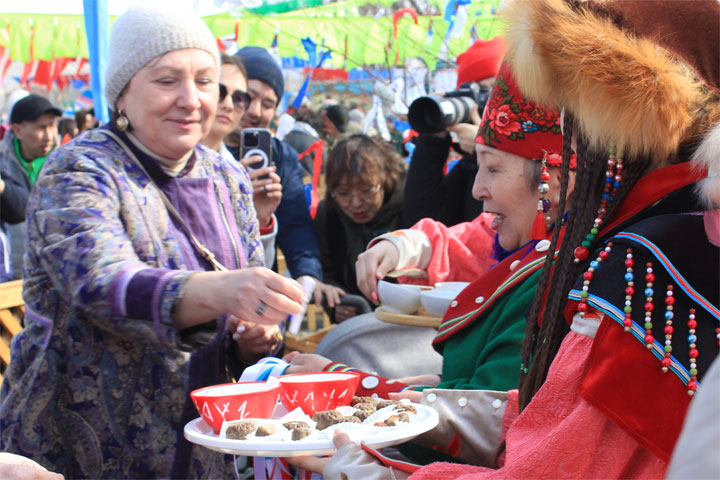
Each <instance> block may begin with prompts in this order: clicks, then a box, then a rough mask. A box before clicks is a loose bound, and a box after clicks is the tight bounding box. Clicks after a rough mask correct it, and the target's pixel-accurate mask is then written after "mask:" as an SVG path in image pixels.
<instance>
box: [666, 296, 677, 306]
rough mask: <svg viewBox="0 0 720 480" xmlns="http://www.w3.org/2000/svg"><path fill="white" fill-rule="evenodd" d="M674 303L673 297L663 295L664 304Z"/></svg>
mask: <svg viewBox="0 0 720 480" xmlns="http://www.w3.org/2000/svg"><path fill="white" fill-rule="evenodd" d="M674 303H675V297H665V305H673V304H674Z"/></svg>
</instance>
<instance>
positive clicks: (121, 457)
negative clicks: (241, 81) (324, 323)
mask: <svg viewBox="0 0 720 480" xmlns="http://www.w3.org/2000/svg"><path fill="white" fill-rule="evenodd" d="M219 68H220V65H219V56H218V51H217V47H216V42H215V39H214V38H213V36H212V34H211V33H210V31H209V30H208V28H207V27H206V26H205V24H204V23H203V22H202V20H200V19H199V18H198V17H196V16H194V15H191V14H189V13H185V12H183V11H181V10H178V9H173V10H163V9H159V8H157V7H148V6H136V7H133V8H131V9H129V10H128V11H127V12H126V13H125V14H124V15H123V16H121V17H120V18H119V19H118V20H117V21H116V23H115V24H114V26H113V32H112V36H111V41H110V57H109V60H108V71H107V85H106V87H107V88H106V95H107V99H108V103H109V105H110V106H111V108H112V110H113V111H114V114H113V121H112V122H111V123H110V124H108V125H105V126H103V127H101V128H99V129H96V130H93V131H90V132H87V133H85V134H84V135H83V136H81V137H80V138H78V139H76V140H75V141H74V142H73V143H72V144H70V145H68V146H65V147H63V148H60V149H58V150H57V151H56V152H55V153H54V154H53V156H52V157H51V158H50V159H48V161H47V163H46V165H45V168H44V169H43V172H42V174H41V175H40V178H39V179H38V182H37V184H36V187H35V190H34V192H33V194H32V197H31V200H30V203H29V206H28V248H27V253H26V257H25V268H24V281H25V282H24V289H23V298H24V299H25V305H26V306H25V308H26V315H25V329H24V330H23V331H22V332H20V333H19V334H18V335H17V336H16V338H15V339H14V340H13V344H12V361H11V363H10V366H9V368H8V371H7V372H6V375H5V381H4V383H3V385H2V392H1V394H0V395H1V405H2V406H1V407H0V432H1V433H0V449H2V450H5V451H10V452H13V453H17V454H21V455H24V456H27V457H29V458H32V459H33V460H35V461H37V462H38V463H40V464H41V465H43V466H45V467H46V468H48V469H50V470H52V471H56V472H61V473H63V474H65V475H66V476H70V477H87V478H100V477H109V478H140V477H143V478H167V477H204V478H209V477H214V478H222V477H224V478H230V477H231V476H234V472H233V470H234V466H233V462H232V458H231V457H225V456H223V455H221V454H218V453H216V452H212V451H210V450H208V449H205V448H202V447H193V446H192V445H191V444H190V443H188V442H187V441H185V440H184V439H183V433H182V431H183V426H184V425H185V423H186V422H187V421H189V420H191V419H192V418H194V417H196V416H197V412H195V411H194V407H193V405H192V403H191V401H190V398H189V396H188V393H189V392H190V391H192V390H193V389H196V388H198V387H202V386H207V385H212V384H216V383H223V382H226V381H229V380H230V379H231V377H232V376H233V374H235V373H236V371H234V370H233V367H234V366H236V365H241V364H242V363H243V362H249V361H253V360H254V359H256V358H257V356H258V354H262V352H263V351H267V350H268V349H270V348H271V347H272V345H273V341H275V340H276V339H277V335H276V331H277V330H276V325H277V324H278V323H280V322H281V321H283V320H284V319H285V318H286V317H287V315H288V314H291V313H297V312H299V311H301V309H302V306H301V304H302V303H303V302H304V301H305V298H304V293H303V291H302V289H301V288H300V286H299V285H298V284H297V283H296V282H294V281H293V280H289V279H285V278H283V277H281V276H279V275H277V274H275V273H273V272H271V271H270V270H268V269H265V268H264V267H262V265H263V250H262V246H261V243H260V239H259V235H258V224H257V219H256V215H255V211H254V208H253V205H252V187H251V185H250V181H249V178H248V176H247V173H246V172H245V171H244V169H243V168H242V166H240V165H238V164H235V163H233V162H229V161H226V160H223V159H222V158H221V157H220V156H219V155H218V154H217V153H216V152H213V151H211V150H209V149H207V148H205V147H202V146H198V145H199V143H200V141H201V140H202V138H203V137H204V136H205V135H206V134H207V132H208V130H209V128H210V125H211V124H212V122H213V119H214V117H215V109H216V108H217V104H218V76H219ZM230 316H232V319H231V320H232V321H233V322H237V321H238V319H239V320H242V321H248V322H253V323H255V324H258V325H261V326H262V325H265V326H266V328H265V327H262V328H264V330H263V331H264V341H259V344H256V345H254V346H251V347H247V345H245V344H244V342H243V340H242V337H241V338H240V339H239V341H238V342H234V341H233V340H232V336H231V335H230V334H229V333H228V323H229V321H230V320H229V318H228V317H230ZM274 339H275V340H274ZM255 340H257V339H255Z"/></svg>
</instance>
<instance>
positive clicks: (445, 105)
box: [408, 82, 490, 133]
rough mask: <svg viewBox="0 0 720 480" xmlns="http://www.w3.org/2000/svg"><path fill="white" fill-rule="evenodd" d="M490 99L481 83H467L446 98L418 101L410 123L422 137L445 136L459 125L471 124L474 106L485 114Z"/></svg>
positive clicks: (423, 98) (435, 97)
mask: <svg viewBox="0 0 720 480" xmlns="http://www.w3.org/2000/svg"><path fill="white" fill-rule="evenodd" d="M488 98H490V89H488V88H486V87H483V86H482V85H480V84H479V83H477V82H469V83H463V84H462V85H460V87H459V88H458V89H457V90H455V91H454V92H447V93H446V94H445V96H442V97H441V96H437V95H428V96H427V97H420V98H418V99H417V100H415V101H414V102H413V103H411V104H410V108H409V109H408V121H409V122H410V126H411V127H412V128H413V130H415V131H416V132H418V133H437V132H441V131H443V130H445V129H446V128H447V127H449V126H451V125H455V124H456V123H467V122H469V121H470V110H471V109H472V107H473V106H474V105H477V106H478V111H479V112H480V113H481V114H482V111H483V108H485V103H487V101H488Z"/></svg>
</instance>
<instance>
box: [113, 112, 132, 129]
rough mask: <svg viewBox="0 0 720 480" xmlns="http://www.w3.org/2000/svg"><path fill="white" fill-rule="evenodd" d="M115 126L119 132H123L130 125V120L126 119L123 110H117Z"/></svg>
mask: <svg viewBox="0 0 720 480" xmlns="http://www.w3.org/2000/svg"><path fill="white" fill-rule="evenodd" d="M115 126H116V127H117V128H118V130H120V131H121V132H124V131H125V130H127V128H128V127H129V126H130V120H128V118H127V116H126V115H125V112H122V111H121V112H118V117H117V119H115Z"/></svg>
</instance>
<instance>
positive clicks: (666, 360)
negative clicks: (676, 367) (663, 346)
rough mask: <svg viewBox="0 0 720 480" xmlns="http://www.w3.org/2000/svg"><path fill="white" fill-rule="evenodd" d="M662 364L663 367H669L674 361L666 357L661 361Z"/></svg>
mask: <svg viewBox="0 0 720 480" xmlns="http://www.w3.org/2000/svg"><path fill="white" fill-rule="evenodd" d="M660 363H661V364H662V366H663V367H669V366H670V364H671V363H672V361H671V360H670V358H669V357H665V358H663V359H662V360H660Z"/></svg>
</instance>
